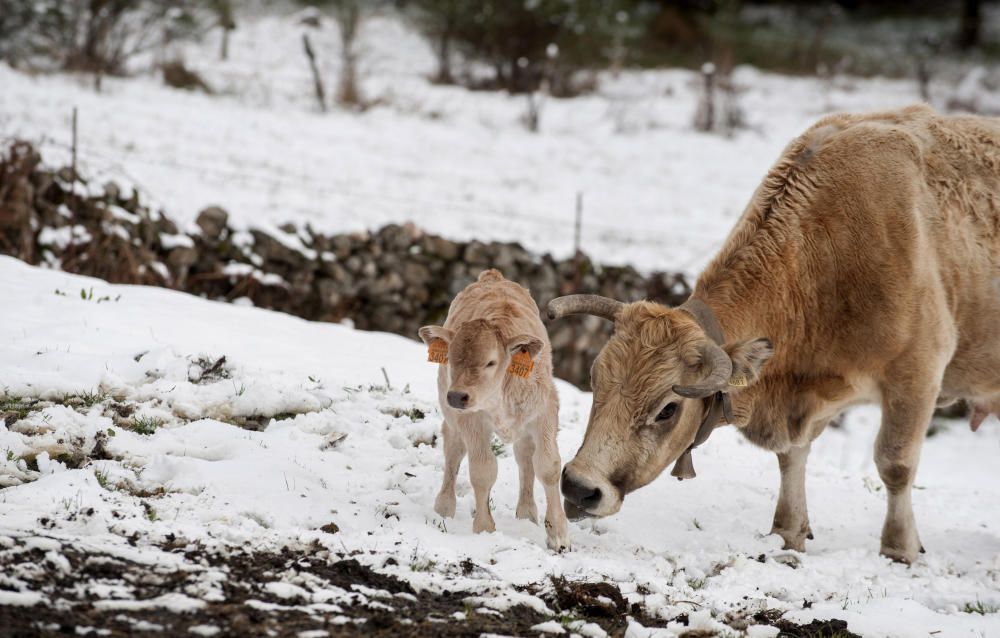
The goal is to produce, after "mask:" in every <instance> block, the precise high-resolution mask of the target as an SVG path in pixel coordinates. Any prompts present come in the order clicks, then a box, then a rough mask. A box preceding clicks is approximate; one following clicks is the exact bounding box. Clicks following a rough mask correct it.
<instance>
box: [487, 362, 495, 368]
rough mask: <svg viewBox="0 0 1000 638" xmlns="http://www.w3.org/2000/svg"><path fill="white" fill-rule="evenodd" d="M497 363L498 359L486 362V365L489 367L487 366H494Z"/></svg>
mask: <svg viewBox="0 0 1000 638" xmlns="http://www.w3.org/2000/svg"><path fill="white" fill-rule="evenodd" d="M496 364H497V362H496V361H490V362H489V363H487V364H486V367H487V368H492V367H493V366H495V365H496Z"/></svg>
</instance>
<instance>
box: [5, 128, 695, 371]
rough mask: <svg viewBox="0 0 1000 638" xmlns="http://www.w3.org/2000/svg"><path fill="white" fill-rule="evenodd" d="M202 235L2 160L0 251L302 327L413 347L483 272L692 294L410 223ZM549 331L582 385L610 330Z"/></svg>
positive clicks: (575, 324) (552, 283)
mask: <svg viewBox="0 0 1000 638" xmlns="http://www.w3.org/2000/svg"><path fill="white" fill-rule="evenodd" d="M196 226H197V228H193V229H191V232H189V233H182V232H180V231H179V230H178V228H177V226H176V225H175V224H174V223H173V222H172V221H171V220H170V219H168V218H167V217H166V216H165V215H164V214H162V213H161V212H159V211H156V210H152V209H150V208H148V207H147V206H146V205H144V204H143V203H142V202H141V201H140V198H139V196H138V194H137V193H135V192H134V191H132V190H131V189H128V190H126V189H123V188H120V187H119V186H118V185H116V184H113V183H108V184H95V183H89V182H86V181H84V180H83V179H81V178H80V177H79V176H77V178H76V179H75V180H74V176H73V175H72V172H71V171H70V170H68V169H62V170H58V171H52V170H48V169H46V168H44V167H43V166H42V164H41V160H40V157H39V156H38V154H37V153H36V152H35V151H34V149H32V148H31V146H30V145H28V144H25V143H15V144H13V145H12V146H10V147H9V148H8V149H7V150H6V152H4V153H3V154H2V156H0V252H2V253H5V254H8V255H13V256H16V257H18V258H20V259H23V260H24V261H27V262H28V263H32V264H45V265H48V266H50V267H53V268H60V269H63V270H66V271H69V272H74V273H79V274H84V275H90V276H95V277H99V278H101V279H105V280H107V281H109V282H112V283H129V284H146V285H155V286H165V287H170V288H176V289H180V290H185V291H187V292H190V293H193V294H198V295H204V296H206V297H209V298H211V299H223V300H229V301H232V300H234V299H237V298H249V299H250V300H252V301H253V303H254V305H257V306H260V307H264V308H271V309H274V310H280V311H283V312H288V313H291V314H294V315H298V316H300V317H304V318H306V319H312V320H319V321H342V320H344V319H350V320H351V321H353V323H354V325H355V326H356V327H358V328H361V329H364V330H381V331H387V332H394V333H397V334H401V335H405V336H407V337H411V338H414V339H416V338H417V337H416V335H417V329H418V328H419V327H420V326H422V325H426V324H428V323H438V322H441V321H443V320H444V317H445V315H446V313H447V311H448V305H449V303H450V302H451V299H452V298H453V297H454V296H455V295H456V294H457V293H458V292H459V291H460V290H462V288H464V287H465V286H466V285H468V284H469V283H471V282H472V281H474V280H475V279H476V277H477V275H478V274H479V273H480V272H481V271H482V270H484V269H486V268H498V269H499V270H500V271H502V272H503V273H504V275H505V276H506V277H507V278H509V279H512V280H514V281H517V282H519V283H521V284H522V285H524V286H525V287H527V288H528V289H529V290H531V293H532V295H533V296H534V298H535V301H536V302H537V303H538V305H539V307H540V308H544V307H545V304H547V303H548V302H549V300H551V299H552V298H554V297H556V296H558V295H564V294H571V293H597V294H602V295H606V296H608V297H613V298H616V299H621V300H624V301H632V300H636V299H644V298H645V299H652V300H656V301H661V302H664V303H668V304H678V303H680V302H682V301H683V300H684V299H686V298H687V296H688V294H689V293H690V287H689V285H688V282H687V281H686V279H685V278H684V276H683V275H681V274H676V273H653V274H651V275H643V274H640V273H638V272H637V271H635V270H634V269H633V268H630V267H617V266H616V267H611V266H600V265H598V264H594V263H592V262H591V261H590V259H588V258H587V257H586V255H582V254H580V255H577V256H576V257H574V258H569V259H562V260H558V259H555V258H553V257H552V256H551V255H547V254H546V255H537V254H534V253H531V252H528V251H527V250H525V249H524V248H523V247H522V246H520V245H519V244H515V243H500V242H489V243H483V242H479V241H470V242H456V241H451V240H448V239H445V238H443V237H439V236H436V235H431V234H428V233H425V232H423V231H421V230H420V229H418V228H416V227H414V226H412V225H410V224H404V225H395V224H390V225H388V226H385V227H383V228H381V229H379V230H378V231H374V232H365V233H353V234H341V235H324V234H322V233H317V232H314V231H313V230H312V229H311V228H310V227H309V226H295V225H291V224H289V225H285V226H283V227H282V228H280V229H279V230H277V231H275V232H273V233H271V232H265V231H262V230H258V229H252V230H249V231H242V230H234V229H233V228H231V227H230V226H229V216H228V214H227V213H226V211H225V210H223V209H222V208H219V207H216V206H213V207H209V208H206V209H205V210H203V211H202V212H201V214H200V215H199V216H198V219H197V223H196ZM548 325H549V333H550V337H551V339H552V346H553V355H554V364H555V370H556V374H557V375H558V376H560V377H562V378H564V379H567V380H569V381H571V382H573V383H576V384H578V385H581V386H584V387H586V386H587V384H588V382H589V370H590V363H591V361H592V360H593V357H594V356H596V354H597V352H598V351H599V350H600V348H601V346H602V345H603V343H604V342H605V340H606V339H607V337H608V335H609V334H610V332H611V326H610V325H608V324H607V323H606V322H603V321H601V320H600V319H597V318H594V317H573V318H568V319H564V320H560V321H558V322H553V323H550V324H548Z"/></svg>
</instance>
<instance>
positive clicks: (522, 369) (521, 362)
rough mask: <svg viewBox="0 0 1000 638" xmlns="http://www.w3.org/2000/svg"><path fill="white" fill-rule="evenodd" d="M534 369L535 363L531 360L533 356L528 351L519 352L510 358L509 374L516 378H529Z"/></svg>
mask: <svg viewBox="0 0 1000 638" xmlns="http://www.w3.org/2000/svg"><path fill="white" fill-rule="evenodd" d="M534 367H535V362H534V361H532V360H531V355H530V354H528V352H527V351H526V350H518V351H517V352H516V353H515V354H514V356H513V357H511V358H510V366H508V367H507V372H509V373H510V374H513V375H514V376H516V377H524V378H527V376H528V375H529V374H531V370H532V369H533V368H534Z"/></svg>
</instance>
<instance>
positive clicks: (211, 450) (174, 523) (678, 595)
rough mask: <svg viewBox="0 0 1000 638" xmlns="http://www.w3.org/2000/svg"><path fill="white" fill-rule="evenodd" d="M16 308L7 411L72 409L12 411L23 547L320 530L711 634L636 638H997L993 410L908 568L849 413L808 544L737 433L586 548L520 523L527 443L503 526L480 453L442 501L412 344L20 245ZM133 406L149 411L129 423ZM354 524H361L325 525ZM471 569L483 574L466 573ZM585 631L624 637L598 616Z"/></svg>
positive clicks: (510, 589)
mask: <svg viewBox="0 0 1000 638" xmlns="http://www.w3.org/2000/svg"><path fill="white" fill-rule="evenodd" d="M81 290H82V291H86V294H85V295H81V294H80V291H81ZM91 290H92V291H93V294H92V295H91V294H90V291H91ZM57 291H58V292H57ZM84 297H86V298H84ZM0 298H2V299H3V300H4V305H5V308H6V310H5V312H3V313H2V314H0V361H3V365H2V366H0V387H2V388H3V392H4V394H5V398H4V409H5V410H6V409H8V408H9V406H10V405H12V403H13V401H14V398H15V397H19V398H22V399H23V398H26V397H36V398H40V399H47V400H51V401H52V404H51V405H48V407H44V408H42V409H37V405H36V409H33V410H31V411H29V413H28V414H27V415H25V416H23V418H21V419H20V420H17V421H15V422H14V423H13V424H12V425H10V427H8V426H6V425H0V452H2V454H0V480H2V481H3V482H4V483H2V484H10V483H21V482H23V483H22V484H18V485H14V486H12V487H7V488H5V489H2V490H0V560H2V559H3V557H4V554H5V553H6V552H9V551H11V550H10V548H11V547H12V544H13V543H15V542H17V543H20V544H21V545H25V544H27V545H26V546H29V547H35V548H41V549H42V550H44V551H45V552H47V553H46V554H45V558H44V560H43V561H42V564H43V565H47V566H48V567H47V568H49V569H55V570H56V571H58V566H59V565H61V564H68V563H66V561H65V558H61V556H60V551H62V550H61V549H60V548H62V549H65V548H67V547H75V548H78V549H79V550H81V551H85V552H87V553H90V554H93V555H97V556H111V557H113V556H141V557H142V561H143V562H144V564H148V565H149V569H150V570H152V571H154V572H155V571H157V570H158V569H161V568H165V566H169V565H176V564H177V561H178V560H179V558H178V555H177V554H174V553H168V552H167V551H166V550H164V549H162V547H163V545H164V544H165V543H166V542H167V539H170V540H173V539H176V538H178V537H179V538H182V539H186V540H187V541H189V542H197V543H202V544H204V545H206V546H213V547H218V546H237V547H243V548H248V549H251V550H254V551H257V550H261V551H263V550H266V549H269V548H274V547H279V546H282V545H283V544H285V543H289V542H311V541H316V542H317V543H318V545H317V546H322V547H327V548H330V549H331V550H334V549H336V550H337V551H342V552H345V553H348V554H351V553H354V552H355V551H356V550H358V551H360V553H359V554H358V555H357V559H358V560H359V561H361V562H362V563H364V564H368V565H371V566H372V567H374V568H376V569H378V570H381V571H385V572H388V573H391V574H394V575H396V576H398V577H400V578H402V579H404V580H407V581H409V582H411V583H413V585H414V587H415V588H417V589H418V590H429V591H438V592H441V591H444V590H451V591H454V590H468V591H476V592H478V591H481V592H483V595H482V598H483V600H477V601H475V603H474V604H473V607H478V608H480V609H481V608H482V607H487V608H489V607H493V608H497V609H505V608H506V607H507V606H509V605H511V604H515V603H524V604H529V605H532V606H534V607H535V608H536V609H538V610H540V611H541V613H543V614H551V615H553V616H555V615H556V614H555V613H554V612H553V611H551V610H549V609H548V608H547V607H545V603H544V602H542V601H541V600H539V599H536V598H535V597H534V596H533V595H531V594H529V593H524V592H521V591H518V590H517V589H516V587H517V586H520V585H526V584H531V583H535V584H541V585H544V584H545V583H546V582H547V580H548V578H549V577H550V576H552V575H563V576H566V577H569V578H572V579H574V580H590V581H597V580H600V581H608V582H612V583H617V584H618V586H619V587H620V588H621V591H622V592H623V593H625V594H626V598H627V599H628V601H629V602H630V603H632V602H639V603H641V604H643V605H644V606H645V608H646V609H648V610H649V611H650V613H652V614H654V615H656V616H658V617H660V618H664V619H670V618H674V617H676V616H678V615H680V614H687V615H688V617H689V622H690V626H689V627H684V626H682V625H680V624H679V623H675V624H673V625H670V626H669V627H667V628H661V629H658V630H656V631H655V632H653V631H650V632H647V631H646V630H644V629H643V628H642V627H641V626H639V625H638V624H636V623H633V624H632V625H631V626H630V627H629V629H628V635H631V636H646V635H657V636H660V635H662V636H670V635H675V634H681V633H682V632H683V631H686V630H689V629H694V628H699V627H701V628H704V629H706V630H709V631H722V632H728V634H727V635H734V634H740V633H741V632H740V631H737V630H734V629H730V628H729V627H727V626H726V625H724V624H723V623H726V622H732V621H733V619H734V618H740V617H746V616H748V615H751V614H753V613H754V612H756V611H761V610H764V609H777V610H782V611H787V613H786V616H785V617H786V618H788V619H792V620H794V621H796V622H806V621H809V620H811V619H813V618H820V619H826V618H840V619H844V620H846V621H847V622H848V628H849V630H850V631H853V632H855V633H858V634H861V635H864V636H893V637H902V636H907V637H909V636H913V637H917V636H928V635H933V636H936V637H938V638H943V637H945V636H991V635H998V634H1000V614H998V613H996V611H995V610H996V609H997V606H998V605H1000V492H998V490H997V484H996V480H995V479H996V471H995V468H996V463H997V458H998V454H1000V427H997V424H996V423H988V424H986V425H985V426H984V427H983V428H981V429H980V431H979V432H978V433H975V434H974V433H972V432H971V431H969V428H968V427H967V425H966V424H965V423H958V422H952V423H945V424H943V425H942V426H941V427H940V428H939V431H938V432H937V433H936V434H935V435H934V436H932V437H930V438H929V439H928V440H927V442H926V445H925V446H924V452H923V459H922V462H921V466H920V471H919V474H918V479H917V489H916V491H915V492H914V501H915V509H916V513H917V517H918V523H919V529H920V533H921V538H922V540H923V542H924V545H925V546H926V548H927V553H926V554H924V555H922V556H921V557H920V559H919V561H918V562H917V563H916V564H915V565H913V566H911V567H907V566H903V565H898V564H893V563H890V562H889V561H888V560H886V559H884V558H881V557H880V556H879V555H878V546H879V538H878V537H879V531H880V526H881V521H882V516H883V513H884V508H885V494H884V491H883V489H882V487H881V482H880V481H879V479H878V475H877V473H876V470H875V468H874V465H873V462H872V460H871V456H872V455H871V450H872V442H873V439H874V436H875V426H876V423H877V419H878V412H877V410H875V409H860V410H856V411H854V412H852V413H850V415H849V418H848V419H847V422H846V426H845V427H844V428H843V429H840V430H831V431H828V432H827V433H825V434H824V435H823V436H822V437H820V439H819V440H818V441H817V444H816V445H815V446H814V452H813V454H812V458H811V462H810V465H809V472H808V492H809V498H810V509H811V517H812V526H813V530H814V532H815V535H816V539H815V540H814V541H810V542H809V543H808V552H807V553H804V554H799V553H795V552H787V551H783V550H781V549H780V546H781V542H780V539H778V538H777V537H773V536H768V535H765V534H766V532H767V530H768V529H769V527H770V517H771V514H772V508H773V506H774V502H775V498H776V492H777V485H778V473H777V464H776V462H775V460H774V457H773V455H771V454H769V453H766V452H763V451H760V450H757V449H755V448H753V447H752V446H750V445H749V444H747V443H745V442H744V441H743V440H742V439H741V437H740V436H739V435H738V433H736V432H735V431H733V430H732V429H731V428H726V429H724V430H722V431H720V432H719V433H718V434H717V435H716V436H714V437H713V438H712V439H711V441H710V442H709V443H708V444H706V445H705V446H704V448H702V449H699V451H698V453H697V456H698V460H697V464H698V470H699V474H698V478H697V479H695V480H693V481H688V482H684V483H678V482H676V481H674V480H672V479H670V478H669V477H664V478H662V479H660V480H658V481H656V482H654V483H653V484H652V485H650V486H649V487H647V488H644V489H643V490H640V491H639V492H637V493H635V494H633V495H631V496H630V497H629V498H628V499H627V500H626V503H625V506H624V508H623V510H622V511H621V513H619V514H618V515H616V516H614V517H612V518H609V519H602V520H598V521H588V522H584V523H571V534H572V540H573V544H574V547H573V550H572V551H570V552H568V553H564V554H561V555H559V554H554V553H552V552H550V551H548V550H547V549H546V548H545V539H544V530H543V529H542V528H541V527H540V526H536V525H533V524H530V523H528V522H526V521H518V520H516V519H515V517H514V504H515V499H516V481H517V472H516V469H515V464H514V461H513V458H512V456H511V454H510V452H509V450H508V451H505V452H504V453H503V454H502V458H501V459H500V476H499V480H498V482H497V485H496V488H495V491H494V494H493V501H494V504H495V506H494V507H495V510H494V515H495V518H496V522H497V531H496V532H495V533H492V534H483V535H474V534H472V532H471V527H472V520H471V512H470V509H471V507H472V502H473V501H472V495H471V493H470V492H471V489H470V487H469V484H468V481H467V479H466V475H465V469H464V467H463V470H462V472H461V474H460V482H459V507H458V513H457V518H456V519H455V520H447V521H442V520H441V519H440V518H438V517H437V516H436V515H435V514H434V512H433V500H434V495H435V493H436V490H437V488H438V485H439V481H440V478H441V472H442V462H443V455H442V451H441V450H440V449H439V447H437V446H436V445H435V444H434V433H435V432H436V431H437V429H438V426H439V421H440V416H439V411H438V408H437V406H436V404H435V389H434V378H435V370H434V369H433V365H434V364H430V363H427V362H426V361H425V355H426V353H425V351H424V349H423V348H422V347H421V346H419V345H418V344H416V343H415V342H411V341H408V340H406V339H403V338H401V337H397V336H393V335H386V334H380V333H365V332H357V331H354V330H352V329H350V328H348V327H345V326H340V325H333V324H318V323H309V322H306V321H302V320H299V319H296V318H292V317H289V316H286V315H282V314H279V313H273V312H269V311H264V310H259V309H255V308H249V307H242V306H237V305H226V304H221V303H216V302H210V301H205V300H202V299H199V298H195V297H191V296H187V295H184V294H180V293H176V292H171V291H167V290H163V289H156V288H143V287H129V286H111V285H108V284H106V283H104V282H101V281H98V280H92V279H87V278H82V277H78V276H73V275H68V274H65V273H60V272H54V271H50V270H44V269H37V268H32V267H29V266H26V265H24V264H23V263H21V262H19V261H16V260H13V259H9V258H0ZM102 299H103V301H99V300H102ZM222 356H225V357H226V362H225V364H224V365H223V366H222V367H221V368H220V369H217V370H215V371H214V372H213V373H212V375H207V376H205V377H204V378H200V377H201V374H202V369H203V367H204V366H202V367H199V366H197V365H196V364H195V363H194V362H195V361H197V360H198V359H203V360H207V361H216V360H218V359H219V358H220V357H222ZM383 367H384V368H385V372H386V373H387V375H388V377H389V381H390V382H391V388H387V387H386V382H385V379H384V377H383V372H382V368H383ZM559 390H560V394H561V401H562V411H561V415H560V421H561V433H560V437H559V443H560V447H561V450H562V455H563V458H564V460H566V459H568V458H570V457H571V456H572V454H573V453H574V452H575V450H576V448H577V446H578V445H579V444H580V441H581V440H582V436H583V431H584V427H585V424H586V415H587V412H588V408H589V405H588V404H589V401H590V397H589V395H588V394H585V393H581V392H579V391H578V390H576V389H574V388H573V387H571V386H569V385H567V384H564V383H559ZM71 395H73V396H76V397H78V398H77V399H76V400H72V399H67V397H70V396H71ZM79 397H83V399H84V400H81V399H80V398H79ZM40 405H45V404H40ZM116 405H117V406H121V405H129V406H134V407H135V412H134V413H132V415H131V416H129V417H128V419H126V420H125V421H120V420H115V419H114V418H113V414H114V411H113V410H112V409H111V408H112V407H113V406H116ZM72 406H75V407H72ZM269 416H276V417H278V418H277V419H275V420H269V419H268V418H266V417H269ZM240 417H258V418H259V417H265V418H263V419H262V421H263V423H265V424H266V427H265V428H264V429H263V430H262V431H252V430H248V429H245V428H241V427H238V426H236V425H232V424H230V423H232V422H234V421H237V420H238V419H239V418H240ZM258 420H261V419H258ZM136 429H139V430H143V431H145V432H147V433H145V434H141V433H138V432H136V431H134V430H136ZM343 435H346V438H342V439H341V436H343ZM98 439H100V440H101V444H102V445H103V447H104V452H103V456H105V457H107V458H106V459H105V460H94V461H89V462H84V464H83V465H82V466H80V467H77V468H76V469H69V468H67V467H66V465H64V464H63V463H61V462H59V461H58V460H56V458H57V457H58V456H59V455H61V454H67V453H69V455H70V456H71V457H72V456H73V455H72V452H73V450H77V451H84V452H93V448H94V445H95V443H96V442H97V440H98ZM338 440H339V443H338V442H336V441H338ZM24 459H35V462H34V463H33V464H29V463H28V462H26V461H25V460H24ZM36 466H37V468H38V471H37V472H36V471H34V470H33V468H34V467H36ZM539 505H541V503H539ZM331 522H333V523H336V525H338V526H339V529H340V531H339V533H337V534H327V533H324V532H321V531H319V529H318V528H320V527H321V526H323V525H326V524H328V523H331ZM390 557H391V558H393V559H395V561H394V562H395V564H394V565H393V564H389V565H387V564H386V561H387V559H388V558H390ZM466 560H471V561H472V562H473V563H474V564H475V565H477V566H480V567H479V568H477V569H476V570H474V571H473V572H471V573H468V574H467V575H463V570H462V569H461V568H460V567H459V565H460V564H461V563H462V562H463V561H466ZM389 563H393V561H389ZM196 567H197V566H190V567H189V569H191V570H194V569H195V568H196ZM38 569H39V567H32V570H34V572H37V570H38ZM468 571H469V570H465V572H468ZM30 576H31V574H30V573H28V571H25V572H20V571H17V570H8V571H5V572H4V573H3V574H2V575H0V604H2V605H23V606H24V607H23V613H24V614H26V617H29V616H30V615H31V614H33V613H35V612H33V611H32V609H33V608H32V606H33V605H39V606H42V605H45V604H46V603H47V602H52V601H50V600H49V599H48V597H47V596H48V595H47V593H46V592H45V591H43V590H39V589H38V588H33V587H32V586H31V584H32V583H35V582H37V581H34V580H31V577H30ZM213 578H214V579H212V578H208V577H207V576H206V580H205V581H204V582H203V583H201V585H200V586H199V587H194V588H191V587H189V588H187V589H185V590H184V591H183V592H177V593H176V595H174V596H172V597H169V598H164V599H156V600H154V601H145V602H144V603H141V604H140V603H134V602H130V599H131V598H133V597H134V596H135V589H134V585H135V584H134V583H127V582H106V581H102V580H100V579H98V580H93V581H85V582H80V583H79V585H78V587H79V595H80V596H81V597H85V596H86V595H94V594H96V595H99V596H101V597H102V598H103V599H104V600H105V601H106V602H104V603H102V604H103V605H104V607H103V608H105V609H121V610H123V614H124V615H125V616H127V615H128V612H129V610H132V611H135V610H137V609H143V608H144V607H143V605H144V606H145V608H149V607H156V606H158V605H159V606H163V607H169V608H170V609H174V610H184V609H197V608H198V607H199V605H204V604H205V602H204V601H206V600H208V601H211V600H218V596H219V595H220V594H219V587H220V584H219V582H220V581H219V579H220V578H221V579H223V580H224V576H220V575H219V574H215V575H214V576H213ZM283 587H291V588H293V589H294V591H296V592H298V595H299V596H300V597H304V598H305V600H304V601H302V600H300V601H299V602H298V603H295V602H289V603H288V604H289V608H290V609H306V608H307V606H308V604H309V603H310V602H312V603H317V602H322V601H326V602H329V601H330V600H331V597H332V598H333V600H336V596H335V595H334V594H331V592H330V591H314V592H310V591H308V590H309V584H308V583H298V585H295V586H292V585H287V586H283ZM279 591H284V590H279ZM342 593H343V592H342ZM362 593H364V591H362ZM370 593H371V592H368V594H370ZM366 595H367V594H366ZM310 597H312V598H310ZM63 604H65V601H64V603H63ZM971 607H975V608H977V609H979V610H980V611H985V612H987V613H984V614H983V613H970V611H969V609H970V608H971ZM35 609H37V607H36V608H35ZM470 609H471V608H470ZM469 613H488V612H472V611H470V612H469ZM458 621H461V619H458V620H456V622H458ZM563 621H564V623H563V624H564V625H565V626H568V627H570V628H571V629H573V630H574V631H578V632H581V633H583V632H589V633H587V635H603V631H601V630H600V629H599V628H597V627H596V625H588V626H586V627H585V626H583V624H582V623H577V624H573V622H572V619H569V620H566V619H563ZM556 624H557V625H558V623H556ZM560 627H561V626H560ZM550 628H552V627H551V626H550ZM750 631H751V635H757V636H766V635H773V633H774V631H776V630H763V629H758V630H753V629H751V630H750Z"/></svg>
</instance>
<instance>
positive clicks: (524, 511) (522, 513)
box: [517, 501, 538, 525]
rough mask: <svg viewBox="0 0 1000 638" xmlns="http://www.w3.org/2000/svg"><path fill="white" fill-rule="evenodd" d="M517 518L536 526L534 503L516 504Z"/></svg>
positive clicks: (536, 509) (535, 507)
mask: <svg viewBox="0 0 1000 638" xmlns="http://www.w3.org/2000/svg"><path fill="white" fill-rule="evenodd" d="M517 517H518V518H521V519H527V520H529V521H531V522H532V523H535V524H536V525H537V524H538V506H537V505H535V502H534V501H528V502H525V503H518V504H517Z"/></svg>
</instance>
